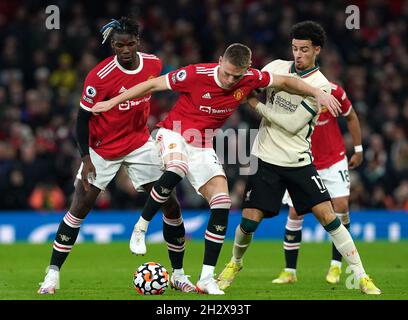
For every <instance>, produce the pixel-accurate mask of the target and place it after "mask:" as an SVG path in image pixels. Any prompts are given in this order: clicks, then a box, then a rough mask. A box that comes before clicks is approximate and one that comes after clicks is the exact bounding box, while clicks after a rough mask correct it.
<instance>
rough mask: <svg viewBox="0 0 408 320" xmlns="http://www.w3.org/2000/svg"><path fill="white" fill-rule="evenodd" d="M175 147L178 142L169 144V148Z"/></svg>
mask: <svg viewBox="0 0 408 320" xmlns="http://www.w3.org/2000/svg"><path fill="white" fill-rule="evenodd" d="M175 147H177V143H170V144H169V149H174V148H175Z"/></svg>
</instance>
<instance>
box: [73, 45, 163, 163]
mask: <svg viewBox="0 0 408 320" xmlns="http://www.w3.org/2000/svg"><path fill="white" fill-rule="evenodd" d="M137 54H138V56H139V61H140V64H139V67H138V68H137V69H135V70H126V69H124V68H123V67H122V66H121V65H120V64H119V62H118V61H117V57H116V56H111V57H109V58H107V59H105V60H103V61H102V62H101V63H99V64H98V65H97V66H96V67H95V68H93V69H92V70H91V71H90V72H89V74H88V76H87V77H86V80H85V83H84V90H83V92H82V99H81V102H80V105H81V107H82V108H84V109H85V110H87V111H91V109H92V107H93V106H94V105H95V104H96V103H97V102H99V101H104V100H109V99H110V98H113V97H115V96H117V95H118V94H120V93H122V92H123V91H126V90H127V89H129V88H131V87H132V86H134V85H137V84H139V83H140V82H143V81H146V80H148V79H150V78H154V77H157V76H159V75H160V73H161V68H162V64H161V61H160V59H159V58H157V57H156V56H154V55H152V54H145V53H141V52H138V53H137ZM150 97H151V95H150V94H149V95H146V96H143V97H140V98H137V99H131V100H128V101H125V102H123V103H121V104H120V105H118V106H115V107H114V108H112V109H111V110H109V111H108V112H103V113H101V114H100V115H97V116H95V115H92V117H91V119H90V120H89V146H90V147H91V148H92V149H93V150H95V152H96V153H98V154H99V155H100V156H101V157H103V158H106V159H115V158H119V157H122V156H124V155H126V154H129V153H131V152H132V151H133V150H135V149H137V148H139V147H141V146H142V145H143V144H145V143H146V141H147V140H148V139H149V135H150V133H149V129H148V127H147V126H146V122H147V118H148V115H149V109H150V102H149V101H150Z"/></svg>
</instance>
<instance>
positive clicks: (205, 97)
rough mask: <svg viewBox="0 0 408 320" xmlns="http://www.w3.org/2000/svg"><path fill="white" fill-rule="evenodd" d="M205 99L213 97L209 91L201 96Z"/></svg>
mask: <svg viewBox="0 0 408 320" xmlns="http://www.w3.org/2000/svg"><path fill="white" fill-rule="evenodd" d="M201 98H203V99H211V95H210V93H209V92H207V93H206V94H203V96H202V97H201Z"/></svg>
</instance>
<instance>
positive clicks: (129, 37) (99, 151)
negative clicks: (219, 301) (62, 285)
mask: <svg viewBox="0 0 408 320" xmlns="http://www.w3.org/2000/svg"><path fill="white" fill-rule="evenodd" d="M101 32H102V33H103V38H104V41H103V42H105V41H106V40H107V39H108V38H110V39H111V40H110V43H111V47H112V49H113V51H114V55H112V56H110V57H108V58H106V59H105V60H103V61H102V62H100V63H99V64H98V65H97V66H96V67H94V68H93V69H92V70H91V71H90V72H89V74H88V76H87V77H86V80H85V83H84V90H83V93H82V98H81V101H80V108H79V110H78V119H77V124H76V135H77V141H78V147H79V151H80V154H81V157H82V163H81V167H80V169H79V171H78V174H77V176H76V178H77V180H76V183H75V192H74V198H73V201H72V203H71V206H70V208H69V211H68V212H67V213H66V215H65V216H64V218H63V220H62V221H61V223H60V225H59V228H58V231H57V233H56V237H55V241H54V244H53V250H52V255H51V262H50V266H49V268H48V272H47V275H46V276H45V280H44V282H43V283H42V285H41V287H40V289H39V290H38V293H40V294H54V293H55V290H56V289H57V287H58V282H59V271H60V269H61V267H62V264H63V263H64V261H65V259H66V258H67V256H68V254H69V252H70V251H71V249H72V247H73V245H74V244H75V241H76V239H77V236H78V233H79V228H80V226H81V224H82V222H83V221H84V219H85V217H86V216H87V214H88V213H89V211H90V210H91V209H92V207H93V206H94V204H95V201H96V199H97V197H98V195H99V193H100V192H101V191H104V190H105V188H106V186H107V185H108V184H109V182H110V181H111V180H112V179H113V178H114V176H115V175H116V173H117V172H118V170H119V168H120V167H121V165H123V166H124V167H125V168H126V170H127V173H128V175H129V177H130V179H131V181H132V183H133V185H134V187H135V188H136V189H140V188H142V189H144V190H146V191H148V192H150V190H151V188H152V186H153V183H154V182H155V181H156V180H158V179H159V178H160V176H161V175H162V172H161V170H160V168H161V166H162V162H161V159H160V157H159V155H158V154H157V151H156V147H155V143H154V141H153V139H152V138H151V137H150V132H149V130H148V127H147V125H146V123H147V118H148V114H149V109H150V97H151V95H150V94H144V95H143V96H141V97H139V98H137V99H128V100H126V101H123V102H122V103H121V104H118V105H117V106H116V108H114V109H113V110H111V111H110V112H107V113H104V114H103V115H101V116H94V115H93V114H92V112H91V111H92V108H93V107H94V106H95V104H96V103H97V102H98V101H103V100H105V99H109V98H112V97H114V96H116V95H118V94H119V93H121V92H123V91H126V90H127V89H128V88H130V87H132V86H134V85H136V84H138V83H140V82H143V81H146V80H148V79H151V78H155V77H158V76H159V75H160V73H161V69H162V64H161V61H160V60H159V59H158V58H157V57H156V56H154V55H152V54H146V53H142V52H139V51H138V46H139V27H138V24H137V23H136V22H135V21H134V20H132V19H130V18H126V17H123V18H121V19H120V20H114V19H113V20H112V21H111V22H110V23H109V24H107V25H105V26H104V27H103V28H102V29H101ZM81 180H82V183H79V181H81ZM162 208H163V213H164V217H163V220H164V228H163V233H164V238H165V240H166V242H167V243H168V248H169V256H170V260H171V262H172V267H173V268H174V269H176V270H178V271H179V273H180V274H179V277H178V278H177V284H184V285H183V288H184V291H196V289H195V286H194V285H193V284H191V283H190V281H189V280H188V278H187V277H186V276H185V275H184V272H183V269H182V260H183V254H184V234H185V230H184V225H183V221H182V218H181V212H180V207H179V204H178V201H177V199H176V198H175V196H174V195H173V196H171V197H168V201H167V202H165V203H164V206H163V207H162ZM180 239H182V241H180ZM183 279H184V280H186V281H183ZM172 280H174V279H172Z"/></svg>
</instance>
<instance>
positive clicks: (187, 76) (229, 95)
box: [157, 63, 273, 148]
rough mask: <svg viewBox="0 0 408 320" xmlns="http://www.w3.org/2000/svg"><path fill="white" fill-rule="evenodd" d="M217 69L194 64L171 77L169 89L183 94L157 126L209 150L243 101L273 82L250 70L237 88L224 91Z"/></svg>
mask: <svg viewBox="0 0 408 320" xmlns="http://www.w3.org/2000/svg"><path fill="white" fill-rule="evenodd" d="M218 68H219V65H218V64H217V63H205V64H194V65H189V66H187V67H183V68H180V69H178V70H175V71H172V72H170V73H168V74H167V75H166V81H167V86H168V88H169V89H171V90H174V91H178V92H180V96H179V98H178V100H177V101H176V103H175V105H174V107H173V108H172V109H171V111H170V112H169V113H168V115H167V117H166V118H165V119H164V120H163V121H161V122H159V123H158V124H157V125H158V126H159V127H164V128H166V129H169V130H173V131H176V132H179V133H180V134H182V135H183V137H184V138H185V139H186V141H187V142H188V143H191V144H192V145H194V146H200V147H205V148H210V147H212V138H213V137H214V135H215V133H216V132H215V130H216V129H219V128H221V127H222V125H223V124H224V123H225V121H226V120H227V119H228V117H229V116H230V115H231V114H232V113H233V112H234V111H235V110H236V109H237V107H238V106H239V105H240V104H241V103H242V99H244V98H245V96H247V95H248V94H249V93H250V92H251V90H254V89H257V88H264V87H267V86H270V85H271V84H272V81H273V78H272V75H270V74H269V72H266V71H259V70H257V69H253V68H250V69H248V71H247V72H246V73H245V75H244V77H243V78H242V79H241V80H240V81H239V82H238V83H237V84H236V85H235V86H233V87H232V88H229V89H224V88H222V85H221V83H220V81H219V79H218V75H217V71H218Z"/></svg>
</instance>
